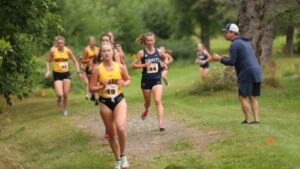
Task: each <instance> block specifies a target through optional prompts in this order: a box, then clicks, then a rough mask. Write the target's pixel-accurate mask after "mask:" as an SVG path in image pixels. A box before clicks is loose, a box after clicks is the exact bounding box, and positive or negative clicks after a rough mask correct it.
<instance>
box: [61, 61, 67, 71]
mask: <svg viewBox="0 0 300 169" xmlns="http://www.w3.org/2000/svg"><path fill="white" fill-rule="evenodd" d="M59 67H60V68H61V69H62V70H67V69H68V68H69V67H68V62H61V63H59Z"/></svg>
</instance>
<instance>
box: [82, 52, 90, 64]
mask: <svg viewBox="0 0 300 169" xmlns="http://www.w3.org/2000/svg"><path fill="white" fill-rule="evenodd" d="M81 62H82V63H84V64H87V63H90V62H91V60H90V59H89V58H88V57H87V49H84V50H83V54H82V57H81Z"/></svg>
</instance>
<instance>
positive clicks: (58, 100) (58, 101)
mask: <svg viewBox="0 0 300 169" xmlns="http://www.w3.org/2000/svg"><path fill="white" fill-rule="evenodd" d="M61 105H62V99H61V98H60V97H58V98H57V100H56V108H58V109H59V108H60V107H61Z"/></svg>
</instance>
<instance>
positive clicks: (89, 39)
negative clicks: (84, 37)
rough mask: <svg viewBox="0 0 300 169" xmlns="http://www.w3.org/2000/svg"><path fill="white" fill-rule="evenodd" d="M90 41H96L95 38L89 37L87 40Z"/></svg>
mask: <svg viewBox="0 0 300 169" xmlns="http://www.w3.org/2000/svg"><path fill="white" fill-rule="evenodd" d="M91 40H94V41H96V38H95V37H94V36H90V37H89V38H88V42H90V41H91Z"/></svg>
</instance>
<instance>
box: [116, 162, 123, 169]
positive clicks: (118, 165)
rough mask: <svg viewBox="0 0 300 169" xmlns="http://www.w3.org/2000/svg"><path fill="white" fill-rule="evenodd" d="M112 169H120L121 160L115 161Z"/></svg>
mask: <svg viewBox="0 0 300 169" xmlns="http://www.w3.org/2000/svg"><path fill="white" fill-rule="evenodd" d="M114 169H122V168H121V160H117V161H116V163H115V168H114Z"/></svg>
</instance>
